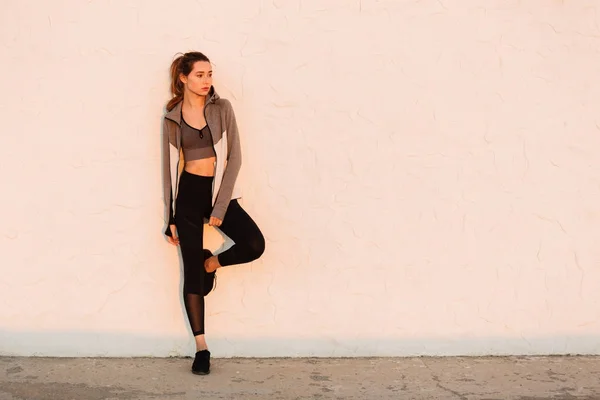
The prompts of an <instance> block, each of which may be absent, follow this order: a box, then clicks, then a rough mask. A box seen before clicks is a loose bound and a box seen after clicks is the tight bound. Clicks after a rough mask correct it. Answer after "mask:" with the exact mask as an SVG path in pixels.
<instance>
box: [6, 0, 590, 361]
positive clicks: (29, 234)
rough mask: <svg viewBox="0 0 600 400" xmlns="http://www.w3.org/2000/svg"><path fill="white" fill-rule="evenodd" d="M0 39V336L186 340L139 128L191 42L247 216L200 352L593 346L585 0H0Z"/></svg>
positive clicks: (78, 349)
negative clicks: (222, 105) (235, 155)
mask: <svg viewBox="0 0 600 400" xmlns="http://www.w3.org/2000/svg"><path fill="white" fill-rule="evenodd" d="M0 44H1V49H2V52H1V58H2V59H1V64H2V74H1V77H0V117H1V119H2V132H1V133H2V146H0V163H1V168H0V179H1V182H2V188H3V190H2V193H3V195H2V196H1V199H0V206H1V210H2V211H1V216H0V221H1V222H0V254H1V259H0V261H1V265H0V272H1V274H0V293H2V294H1V296H0V353H1V354H11V355H32V354H35V355H61V356H73V355H76V356H84V355H106V356H122V355H125V356H127V355H154V356H166V355H183V354H185V355H189V354H190V353H191V352H192V351H193V339H192V336H191V332H190V330H189V328H188V325H187V321H186V319H185V313H184V309H183V303H182V300H181V295H180V293H181V287H182V281H181V265H180V260H179V254H178V251H177V249H176V248H175V247H172V246H170V245H169V244H168V243H167V242H166V240H165V238H164V236H163V235H162V229H163V222H162V213H163V208H162V207H163V205H162V197H161V193H162V191H161V180H160V176H161V173H160V148H159V146H160V120H161V116H162V108H163V105H164V103H165V102H166V100H167V99H168V67H169V64H170V62H171V60H172V58H173V56H174V55H175V53H177V52H180V51H189V50H200V51H203V52H205V53H206V54H207V55H208V56H209V57H210V58H211V59H212V61H213V64H214V71H215V87H216V88H217V90H218V92H219V93H220V95H221V96H222V97H226V98H228V99H230V100H231V102H232V104H233V106H234V108H235V110H236V114H237V119H238V124H239V126H240V133H241V135H242V136H241V139H242V146H243V152H244V164H243V167H242V174H241V177H240V179H242V182H243V185H242V188H243V190H244V193H245V197H244V200H243V205H244V207H245V208H246V209H247V210H248V212H249V213H250V214H251V215H252V216H253V217H254V219H255V220H256V221H257V223H258V224H259V225H260V227H261V228H262V230H263V232H264V234H265V237H266V239H267V251H266V253H265V254H264V256H263V258H261V259H260V260H258V261H256V262H254V263H251V264H248V265H240V266H235V267H228V268H225V269H222V270H220V271H219V275H218V283H219V285H218V287H217V290H216V292H214V293H212V294H210V295H209V296H208V298H207V312H208V317H207V340H208V343H209V346H210V348H211V350H212V351H213V354H214V355H215V356H280V355H289V356H300V355H317V356H362V355H415V354H431V355H450V354H469V355H475V354H540V353H569V352H577V353H589V354H599V353H600V340H598V337H599V334H600V302H599V301H600V247H596V245H595V244H594V243H596V244H597V240H598V238H599V237H600V224H599V223H600V178H599V176H600V175H599V173H600V161H599V160H600V158H599V157H598V150H599V149H598V148H599V146H600V113H599V110H600V107H599V106H600V100H599V99H600V83H599V82H600V80H599V78H598V76H599V72H600V4H599V3H598V2H597V1H591V0H588V1H558V0H554V1H541V0H540V1H517V0H512V1H511V0H504V1H500V0H497V1H479V0H461V1H458V0H454V1H446V0H438V1H433V0H432V1H427V0H425V1H416V0H412V1H404V0H397V1H391V0H389V1H383V0H381V1H376V0H353V1H351V0H296V1H291V0H290V1H284V0H272V1H266V0H264V1H260V0H245V1H235V2H234V1H219V2H215V1H192V0H187V1H180V2H178V3H177V5H176V6H175V5H174V4H173V3H169V2H165V1H162V2H161V1H153V2H150V1H141V0H126V1H106V0H91V1H76V0H65V1H61V2H58V1H49V2H39V1H33V0H19V1H17V0H4V1H3V2H2V12H1V13H0ZM223 240H225V241H223ZM207 242H208V244H209V247H210V248H211V249H213V250H217V249H220V250H222V249H223V248H225V247H226V246H230V245H231V241H230V240H228V239H227V238H223V237H222V236H221V235H220V234H219V232H218V231H216V230H214V229H210V230H209V231H208V233H207Z"/></svg>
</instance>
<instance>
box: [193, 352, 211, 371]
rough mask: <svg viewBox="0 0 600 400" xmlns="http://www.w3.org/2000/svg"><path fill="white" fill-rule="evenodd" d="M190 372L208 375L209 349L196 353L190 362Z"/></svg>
mask: <svg viewBox="0 0 600 400" xmlns="http://www.w3.org/2000/svg"><path fill="white" fill-rule="evenodd" d="M192 373H194V374H196V375H208V374H209V373H210V351H208V350H201V351H198V352H197V353H196V358H194V363H193V364H192Z"/></svg>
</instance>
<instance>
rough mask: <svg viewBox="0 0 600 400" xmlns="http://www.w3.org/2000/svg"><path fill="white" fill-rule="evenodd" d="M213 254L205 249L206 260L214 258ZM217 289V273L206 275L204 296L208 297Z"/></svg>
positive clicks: (207, 273)
mask: <svg viewBox="0 0 600 400" xmlns="http://www.w3.org/2000/svg"><path fill="white" fill-rule="evenodd" d="M212 256H213V253H211V252H210V250H207V249H204V260H207V259H208V258H210V257H212ZM216 287H217V271H213V272H205V273H204V295H205V296H206V295H207V294H209V293H210V292H211V290H213V288H216Z"/></svg>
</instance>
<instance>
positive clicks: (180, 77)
mask: <svg viewBox="0 0 600 400" xmlns="http://www.w3.org/2000/svg"><path fill="white" fill-rule="evenodd" d="M179 80H180V81H181V82H183V83H184V84H186V83H187V76H185V75H184V74H183V73H181V74H179Z"/></svg>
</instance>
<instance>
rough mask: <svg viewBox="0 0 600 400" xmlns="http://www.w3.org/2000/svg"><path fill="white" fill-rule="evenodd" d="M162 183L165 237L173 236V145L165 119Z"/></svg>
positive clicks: (163, 125) (163, 128)
mask: <svg viewBox="0 0 600 400" xmlns="http://www.w3.org/2000/svg"><path fill="white" fill-rule="evenodd" d="M161 135H162V181H163V197H164V206H165V211H164V212H165V216H164V220H165V223H166V224H167V229H166V230H165V235H167V236H171V229H170V226H169V225H172V224H174V223H175V218H174V216H173V194H172V189H171V188H172V186H171V148H170V146H171V144H170V143H169V127H168V126H167V121H166V120H165V119H163V124H162V133H161Z"/></svg>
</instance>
